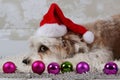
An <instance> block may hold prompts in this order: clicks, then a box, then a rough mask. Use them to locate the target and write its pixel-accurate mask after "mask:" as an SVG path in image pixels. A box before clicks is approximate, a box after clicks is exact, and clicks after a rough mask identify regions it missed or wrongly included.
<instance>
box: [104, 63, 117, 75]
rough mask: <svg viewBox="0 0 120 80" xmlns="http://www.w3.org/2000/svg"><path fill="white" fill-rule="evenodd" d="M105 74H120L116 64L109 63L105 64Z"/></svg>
mask: <svg viewBox="0 0 120 80" xmlns="http://www.w3.org/2000/svg"><path fill="white" fill-rule="evenodd" d="M103 72H104V73H105V74H108V75H109V74H116V73H117V72H118V66H117V64H116V63H114V62H108V63H106V64H105V66H104V69H103Z"/></svg>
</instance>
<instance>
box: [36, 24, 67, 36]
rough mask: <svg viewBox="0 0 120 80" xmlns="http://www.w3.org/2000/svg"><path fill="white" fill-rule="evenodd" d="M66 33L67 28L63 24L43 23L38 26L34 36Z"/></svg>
mask: <svg viewBox="0 0 120 80" xmlns="http://www.w3.org/2000/svg"><path fill="white" fill-rule="evenodd" d="M66 33H67V28H66V26H65V25H59V24H57V23H55V24H44V25H43V26H41V27H39V28H38V30H37V31H36V33H35V36H45V37H61V36H63V35H65V34H66Z"/></svg>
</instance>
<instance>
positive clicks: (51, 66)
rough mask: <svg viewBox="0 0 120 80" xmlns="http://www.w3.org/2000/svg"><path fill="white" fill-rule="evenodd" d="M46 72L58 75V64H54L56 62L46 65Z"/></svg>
mask: <svg viewBox="0 0 120 80" xmlns="http://www.w3.org/2000/svg"><path fill="white" fill-rule="evenodd" d="M47 71H48V73H50V74H59V72H60V66H59V64H58V63H56V62H52V63H50V64H49V65H48V67H47Z"/></svg>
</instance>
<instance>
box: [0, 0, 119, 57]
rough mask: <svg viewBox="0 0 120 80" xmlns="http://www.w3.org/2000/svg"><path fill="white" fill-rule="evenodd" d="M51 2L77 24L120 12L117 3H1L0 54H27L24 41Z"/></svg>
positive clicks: (104, 0)
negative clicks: (56, 4)
mask: <svg viewBox="0 0 120 80" xmlns="http://www.w3.org/2000/svg"><path fill="white" fill-rule="evenodd" d="M53 2H56V3H58V5H59V6H60V7H61V9H62V10H63V12H64V14H65V16H67V17H69V18H70V19H72V20H73V21H74V22H76V23H80V24H83V23H87V22H91V21H95V20H96V19H100V18H106V17H108V16H110V15H114V14H118V13H120V0H0V55H15V54H20V53H23V52H26V51H27V50H28V44H27V42H26V40H27V39H28V38H29V37H30V36H31V35H32V34H33V33H34V31H35V30H36V29H37V27H39V22H40V20H41V19H42V17H43V15H44V14H45V12H46V11H47V10H48V8H49V6H50V4H51V3H53Z"/></svg>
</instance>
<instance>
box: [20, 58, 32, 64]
mask: <svg viewBox="0 0 120 80" xmlns="http://www.w3.org/2000/svg"><path fill="white" fill-rule="evenodd" d="M22 62H23V63H24V64H26V65H27V64H30V59H28V58H27V59H24V60H23V61H22Z"/></svg>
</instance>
